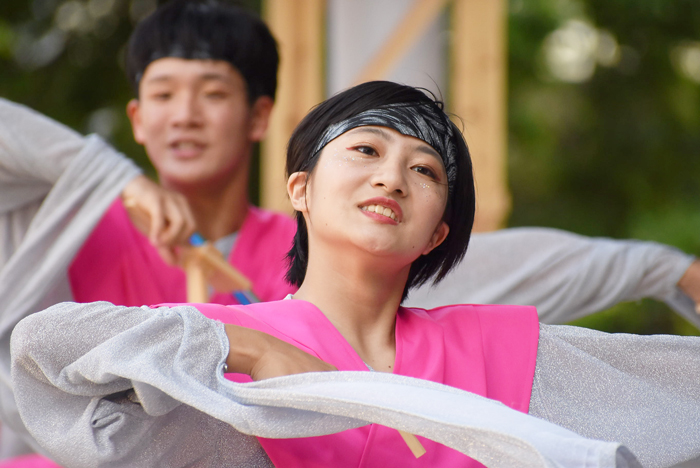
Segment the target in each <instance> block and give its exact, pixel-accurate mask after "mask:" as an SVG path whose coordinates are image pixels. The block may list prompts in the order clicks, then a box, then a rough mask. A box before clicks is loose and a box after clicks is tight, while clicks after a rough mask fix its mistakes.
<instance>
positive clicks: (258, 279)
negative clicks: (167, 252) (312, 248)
mask: <svg viewBox="0 0 700 468" xmlns="http://www.w3.org/2000/svg"><path fill="white" fill-rule="evenodd" d="M295 231H296V225H295V223H294V221H293V220H292V219H290V218H289V217H287V216H284V215H282V214H277V213H272V212H269V211H265V210H261V209H259V208H255V207H253V206H251V207H249V209H248V214H247V216H246V218H245V221H244V222H243V226H241V229H240V231H239V233H238V238H237V239H236V243H235V245H234V248H233V250H232V251H231V254H230V256H229V258H228V260H229V262H230V263H231V264H233V265H234V266H235V267H236V268H238V269H239V270H240V271H241V272H242V273H243V274H244V275H246V276H247V277H248V278H249V279H250V280H251V281H252V282H253V292H254V293H255V294H256V296H258V297H259V298H260V300H262V301H270V300H277V299H282V298H283V297H284V296H286V295H287V294H289V293H291V292H294V291H295V290H296V288H293V287H292V286H290V285H289V284H288V283H287V282H286V281H285V279H284V275H285V274H286V272H287V262H286V260H285V256H286V255H287V252H288V251H289V248H290V247H291V245H292V239H293V238H294V233H295ZM68 275H69V279H70V283H71V289H72V292H73V297H74V299H75V301H76V302H94V301H109V302H111V303H113V304H116V305H125V306H141V305H144V304H158V303H161V302H185V301H186V300H187V298H186V295H187V289H186V281H185V274H184V272H183V271H182V270H181V269H180V268H177V267H172V266H170V265H168V264H166V263H165V262H164V261H163V260H162V259H161V257H160V255H159V254H158V251H157V250H156V249H155V248H153V246H151V244H150V242H149V241H148V238H147V237H146V236H144V235H143V234H142V233H141V232H140V231H138V230H137V229H136V228H135V227H134V225H133V224H132V223H131V221H130V220H129V217H128V215H127V212H126V210H125V209H124V206H123V205H122V202H121V200H120V199H117V200H116V201H115V202H114V203H113V204H112V206H111V207H110V208H109V210H108V211H107V212H106V213H105V215H104V217H103V218H102V220H101V221H100V223H99V224H98V225H97V227H96V228H95V229H94V230H93V232H92V234H91V235H90V237H89V238H88V240H87V241H86V242H85V244H84V245H83V247H82V248H81V250H80V252H78V255H77V256H76V257H75V259H74V260H73V263H72V264H71V266H70V268H69V271H68ZM212 302H215V303H219V304H237V303H238V302H237V301H236V299H235V298H233V297H232V296H231V295H229V294H216V295H214V297H212Z"/></svg>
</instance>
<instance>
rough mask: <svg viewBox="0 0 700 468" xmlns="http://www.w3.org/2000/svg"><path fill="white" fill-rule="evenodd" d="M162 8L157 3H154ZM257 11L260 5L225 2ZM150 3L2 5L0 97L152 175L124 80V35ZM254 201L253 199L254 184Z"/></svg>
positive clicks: (14, 0) (26, 1)
mask: <svg viewBox="0 0 700 468" xmlns="http://www.w3.org/2000/svg"><path fill="white" fill-rule="evenodd" d="M160 3H163V2H160ZM231 3H233V4H236V5H241V6H243V7H245V8H248V9H250V10H253V11H256V12H258V11H259V10H260V0H240V1H231ZM157 4H158V2H157V1H156V0H3V1H2V2H0V96H2V97H5V98H7V99H10V100H13V101H16V102H19V103H22V104H26V105H28V106H29V107H31V108H33V109H36V110H37V111H39V112H41V113H43V114H46V115H48V116H49V117H51V118H54V119H56V120H58V121H59V122H62V123H64V124H66V125H68V126H70V127H72V128H74V129H76V130H77V131H79V132H81V133H98V134H100V135H101V136H103V137H104V138H105V139H107V140H109V141H110V142H111V143H112V144H114V145H115V146H116V147H117V148H119V150H121V151H123V152H124V153H125V154H127V155H128V156H130V157H131V158H133V159H134V160H135V161H136V162H137V163H138V164H139V165H140V166H142V167H143V168H145V170H146V171H147V172H148V173H149V174H151V175H153V174H154V172H153V168H152V166H151V165H150V163H149V161H148V158H147V157H146V154H145V152H144V150H143V148H142V147H141V146H140V145H138V144H137V143H136V142H134V139H133V136H132V134H131V126H130V124H129V120H128V119H127V117H126V112H125V108H126V103H127V102H128V101H129V100H130V99H131V98H133V97H134V93H133V91H132V90H131V88H130V86H129V84H128V82H127V80H126V75H125V74H124V56H125V53H126V43H127V41H128V38H129V35H130V34H131V31H132V29H133V26H134V24H136V23H137V22H138V21H139V20H140V19H141V18H143V17H145V16H146V15H148V14H149V13H150V12H152V11H153V10H154V9H155V8H156V6H157ZM251 185H252V186H253V188H252V189H253V195H254V197H253V199H254V201H256V200H257V186H256V184H251Z"/></svg>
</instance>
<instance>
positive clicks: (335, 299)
mask: <svg viewBox="0 0 700 468" xmlns="http://www.w3.org/2000/svg"><path fill="white" fill-rule="evenodd" d="M315 250H316V251H315V253H314V255H310V256H309V265H308V267H307V274H306V277H305V278H304V283H303V284H302V285H301V287H300V288H299V291H298V292H297V293H296V294H294V298H295V299H303V300H306V301H309V302H311V303H313V304H314V305H315V306H316V307H318V308H319V309H320V310H321V311H322V312H323V313H324V315H326V317H328V320H330V322H331V323H332V324H333V325H334V326H335V327H336V328H337V329H338V331H339V332H340V333H341V334H342V335H343V337H344V338H345V339H346V340H347V341H348V343H350V345H351V346H352V347H353V348H354V349H355V351H356V352H357V353H358V354H359V355H360V357H361V358H362V359H363V360H364V361H365V362H366V363H367V364H369V365H370V366H372V368H373V369H375V370H378V371H384V372H392V371H393V368H394V359H395V356H396V336H395V324H396V312H397V310H398V307H399V305H400V304H401V297H402V295H403V289H404V285H405V284H406V279H407V278H408V270H409V267H403V268H400V269H396V268H394V269H391V268H387V265H386V262H385V261H383V260H384V259H378V258H377V257H376V256H374V255H371V254H369V253H367V252H359V253H358V252H357V250H356V249H354V248H352V247H349V248H348V249H339V248H338V247H337V246H333V248H330V249H322V248H320V246H319V245H317V244H316V245H315ZM324 250H325V252H324ZM338 257H342V258H338Z"/></svg>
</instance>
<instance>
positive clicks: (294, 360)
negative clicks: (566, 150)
mask: <svg viewBox="0 0 700 468" xmlns="http://www.w3.org/2000/svg"><path fill="white" fill-rule="evenodd" d="M225 329H226V335H228V341H229V354H228V358H227V359H226V365H227V366H228V371H229V372H236V373H240V374H247V375H249V376H250V377H251V378H252V379H253V380H263V379H270V378H272V377H280V376H283V375H291V374H301V373H303V372H326V371H335V370H338V369H337V368H335V367H334V366H332V365H330V364H328V363H327V362H324V361H322V360H320V359H318V358H316V357H314V356H312V355H310V354H308V353H305V352H304V351H302V350H300V349H299V348H297V347H295V346H292V345H290V344H289V343H287V342H285V341H282V340H280V339H277V338H275V337H273V336H271V335H268V334H267V333H263V332H261V331H257V330H252V329H250V328H245V327H239V326H237V325H231V324H226V325H225Z"/></svg>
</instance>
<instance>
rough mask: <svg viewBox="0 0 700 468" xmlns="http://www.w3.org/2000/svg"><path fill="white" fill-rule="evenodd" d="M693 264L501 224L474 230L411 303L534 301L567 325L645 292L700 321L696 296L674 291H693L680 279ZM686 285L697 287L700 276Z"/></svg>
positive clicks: (634, 246)
mask: <svg viewBox="0 0 700 468" xmlns="http://www.w3.org/2000/svg"><path fill="white" fill-rule="evenodd" d="M693 261H694V257H692V256H690V255H686V254H684V253H683V252H680V251H679V250H677V249H675V248H672V247H668V246H665V245H661V244H657V243H653V242H640V241H630V240H613V239H604V238H590V237H585V236H580V235H576V234H572V233H569V232H565V231H560V230H556V229H544V228H514V229H503V230H500V231H495V232H492V233H480V234H474V235H473V237H472V241H471V243H470V245H469V250H468V251H467V255H466V257H465V259H464V261H463V262H462V263H461V264H460V265H458V266H457V268H456V269H455V270H454V271H453V272H451V273H450V274H449V275H448V277H447V278H445V280H443V281H442V282H441V283H439V284H438V285H436V286H432V287H431V286H423V287H422V288H420V289H418V290H416V291H415V292H413V293H411V295H410V296H409V299H408V303H409V304H411V305H416V306H421V307H436V306H438V305H445V304H455V303H494V304H522V305H534V306H536V307H537V310H538V312H539V314H540V320H541V321H543V322H545V323H565V322H568V321H571V320H574V319H576V318H580V317H583V316H586V315H589V314H592V313H594V312H598V311H600V310H604V309H606V308H608V307H611V306H613V305H615V304H617V303H618V302H623V301H632V300H638V299H641V298H644V297H650V298H654V299H657V300H661V301H665V302H667V303H669V305H671V306H672V307H673V308H674V309H675V310H676V311H677V312H678V313H680V314H681V315H683V316H684V317H685V318H686V319H688V320H690V321H691V322H692V323H693V324H695V325H696V326H700V316H698V315H697V314H696V313H695V310H694V302H693V300H691V298H690V297H688V296H686V294H683V292H682V291H681V289H679V286H684V291H686V292H691V291H692V290H695V289H692V290H691V286H689V285H688V284H686V282H684V283H682V284H679V281H680V280H681V278H682V277H683V275H684V274H685V273H686V272H687V271H689V268H690V266H691V264H693ZM694 268H696V267H694ZM691 271H692V270H691ZM687 283H689V284H691V285H696V284H700V274H699V275H698V277H697V278H696V277H695V276H693V277H689V278H688V281H687ZM692 287H694V288H697V289H700V287H699V286H692Z"/></svg>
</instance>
